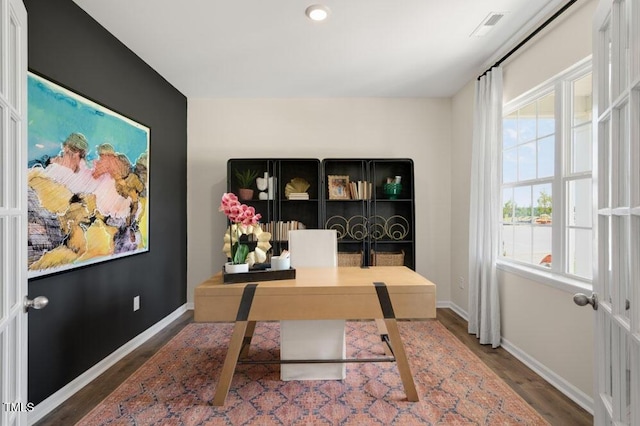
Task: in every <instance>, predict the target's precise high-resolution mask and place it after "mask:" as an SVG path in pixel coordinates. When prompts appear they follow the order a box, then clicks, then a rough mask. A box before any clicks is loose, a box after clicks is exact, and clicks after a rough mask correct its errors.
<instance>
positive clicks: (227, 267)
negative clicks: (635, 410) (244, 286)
mask: <svg viewBox="0 0 640 426" xmlns="http://www.w3.org/2000/svg"><path fill="white" fill-rule="evenodd" d="M224 271H225V272H226V273H227V274H238V273H241V272H249V264H248V263H237V264H233V263H231V262H227V263H225V264H224Z"/></svg>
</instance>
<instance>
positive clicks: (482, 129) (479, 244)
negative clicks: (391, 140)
mask: <svg viewBox="0 0 640 426" xmlns="http://www.w3.org/2000/svg"><path fill="white" fill-rule="evenodd" d="M501 146H502V68H500V67H494V68H492V69H491V71H489V72H487V73H486V74H485V75H484V76H483V77H482V78H480V79H479V80H478V81H476V96H475V106H474V120H473V154H472V160H471V199H470V208H469V333H471V334H475V335H476V336H477V337H478V338H479V339H480V343H482V344H491V345H492V346H493V347H494V348H496V347H498V346H500V299H499V296H498V281H497V278H496V258H497V256H498V246H499V238H498V237H499V231H500V230H499V224H498V219H499V214H500V213H499V211H500V209H499V203H500V182H499V176H500V175H499V170H500V163H499V161H500V148H501Z"/></svg>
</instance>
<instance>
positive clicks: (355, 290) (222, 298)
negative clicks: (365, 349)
mask: <svg viewBox="0 0 640 426" xmlns="http://www.w3.org/2000/svg"><path fill="white" fill-rule="evenodd" d="M435 316H436V286H435V284H433V283H432V282H431V281H429V280H427V279H426V278H424V277H423V276H421V275H420V274H418V273H416V272H414V271H412V270H411V269H409V268H406V267H404V266H381V267H370V268H358V267H353V268H344V267H341V268H299V269H297V270H296V278H295V279H293V280H279V281H265V282H260V283H242V284H223V283H222V275H221V274H217V275H215V276H213V277H212V278H210V279H208V280H206V281H205V282H203V283H202V284H200V285H199V286H198V287H196V289H195V321H196V322H214V321H223V322H233V321H235V326H234V329H233V334H232V336H231V341H230V342H229V349H228V351H227V356H226V359H225V362H224V366H223V368H222V372H221V374H220V380H219V381H218V386H217V389H216V393H215V396H214V399H213V404H214V405H224V401H225V399H226V397H227V393H228V392H229V387H230V385H231V379H232V378H233V374H234V371H235V368H236V365H237V363H238V360H239V358H240V357H241V356H246V354H247V352H248V346H249V344H250V342H251V337H252V335H253V330H254V328H255V323H256V321H274V320H318V319H375V320H376V322H377V323H378V327H379V329H380V334H381V335H383V336H388V340H387V341H388V343H389V346H390V350H391V351H392V352H391V351H387V353H388V354H392V355H393V356H394V357H395V361H396V362H397V363H398V370H399V372H400V377H401V379H402V383H403V386H404V389H405V393H406V395H407V399H408V400H409V401H418V394H417V392H416V389H415V384H414V382H413V377H412V375H411V370H410V369H409V364H408V362H407V357H406V354H405V351H404V346H403V345H402V340H401V339H400V333H399V332H398V326H397V324H396V319H428V318H435ZM298 361H299V360H298ZM313 361H316V362H317V361H318V360H313ZM344 361H346V362H350V361H352V360H344Z"/></svg>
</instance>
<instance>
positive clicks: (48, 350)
mask: <svg viewBox="0 0 640 426" xmlns="http://www.w3.org/2000/svg"><path fill="white" fill-rule="evenodd" d="M24 3H25V6H26V8H27V12H28V17H29V18H28V19H29V20H28V25H29V68H30V69H31V70H33V71H34V72H36V73H38V74H40V75H42V76H44V77H46V78H49V79H50V80H53V81H55V82H57V83H59V84H61V85H63V86H65V87H68V88H70V89H72V90H73V91H75V92H77V93H79V94H81V95H83V96H85V97H87V98H89V99H92V100H94V101H96V102H98V103H100V104H102V105H104V106H106V107H107V108H110V109H112V110H114V111H117V112H118V113H120V114H122V115H125V116H127V117H130V118H131V119H133V120H135V121H137V122H139V123H141V124H144V125H145V126H148V127H150V128H151V141H150V150H149V180H150V183H149V189H150V195H149V202H150V207H149V220H150V225H149V248H150V250H149V252H147V253H141V254H137V255H133V256H128V257H124V258H120V259H115V260H112V261H108V262H103V263H99V264H95V265H91V266H87V267H84V268H81V269H75V270H71V271H67V272H63V273H59V274H57V275H50V276H46V277H40V278H35V279H32V280H30V281H29V295H30V296H31V297H35V296H40V295H43V296H46V297H48V298H49V306H47V308H46V309H43V310H41V311H31V312H30V313H29V401H30V402H33V403H36V404H37V403H39V402H41V401H42V400H44V399H46V398H47V397H49V396H50V395H52V394H53V393H55V392H56V391H58V390H59V389H61V388H62V387H64V386H65V385H67V384H68V383H69V382H71V381H72V380H73V379H75V378H77V377H78V376H79V375H81V374H82V373H84V372H85V371H87V370H88V369H89V368H91V367H92V366H94V365H95V364H96V363H98V362H99V361H101V360H102V359H104V358H105V357H107V356H108V355H109V354H111V353H112V352H113V351H115V350H116V349H118V348H119V347H121V346H122V345H123V344H125V343H127V342H128V341H129V340H131V339H132V338H134V337H135V336H137V335H138V334H140V333H141V332H143V331H145V330H146V329H148V328H149V327H150V326H152V325H154V324H155V323H157V322H158V321H160V320H161V319H163V318H165V317H166V316H167V315H169V314H171V313H172V312H173V311H175V310H176V309H177V308H179V307H180V306H182V305H183V304H185V303H186V291H187V290H186V289H187V283H186V281H187V277H186V273H187V245H186V243H187V217H186V205H187V202H186V188H187V169H186V167H187V163H186V161H187V160H186V158H187V99H186V97H185V96H184V95H182V94H181V93H180V92H179V91H178V90H176V89H175V88H174V87H173V86H171V84H169V83H168V82H167V81H166V80H165V79H163V78H162V77H161V76H160V75H159V74H158V73H157V72H155V71H154V70H153V69H152V68H151V67H149V66H148V65H147V64H146V63H145V62H143V61H142V60H141V59H140V58H139V57H137V56H136V55H135V54H134V53H132V52H131V51H130V50H129V49H128V48H127V47H126V46H125V45H123V44H122V43H121V42H119V41H118V40H117V39H116V38H115V37H114V36H112V35H111V34H110V33H109V32H107V31H106V30H105V29H104V28H103V27H102V26H101V25H100V24H98V23H97V22H96V21H94V20H93V19H92V18H91V17H90V16H89V15H88V14H86V13H85V12H84V11H83V10H82V9H81V8H80V7H78V6H77V5H76V4H75V3H74V2H73V1H71V0H25V1H24ZM122 13H126V10H123V11H122ZM141 24H143V23H141ZM167 54H169V52H167ZM137 295H139V296H140V305H141V308H140V310H138V311H136V312H134V311H133V298H134V296H137Z"/></svg>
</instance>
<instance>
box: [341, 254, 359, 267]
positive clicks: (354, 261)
mask: <svg viewBox="0 0 640 426" xmlns="http://www.w3.org/2000/svg"><path fill="white" fill-rule="evenodd" d="M338 266H362V252H360V251H357V252H338Z"/></svg>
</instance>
